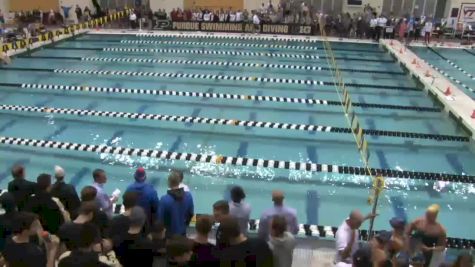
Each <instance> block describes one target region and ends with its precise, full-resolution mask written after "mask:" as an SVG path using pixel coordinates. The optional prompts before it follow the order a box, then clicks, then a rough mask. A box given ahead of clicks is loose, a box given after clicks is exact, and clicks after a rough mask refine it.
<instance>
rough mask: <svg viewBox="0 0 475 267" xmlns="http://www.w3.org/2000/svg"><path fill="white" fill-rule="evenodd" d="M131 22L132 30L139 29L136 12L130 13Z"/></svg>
mask: <svg viewBox="0 0 475 267" xmlns="http://www.w3.org/2000/svg"><path fill="white" fill-rule="evenodd" d="M129 20H130V27H132V29H135V28H136V27H137V15H135V12H132V13H130V16H129Z"/></svg>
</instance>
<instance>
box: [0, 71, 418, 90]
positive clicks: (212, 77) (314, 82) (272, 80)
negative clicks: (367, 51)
mask: <svg viewBox="0 0 475 267" xmlns="http://www.w3.org/2000/svg"><path fill="white" fill-rule="evenodd" d="M2 70H4V71H6V70H9V71H34V72H53V73H61V74H87V75H118V76H133V77H166V78H191V79H207V80H235V81H251V82H261V83H263V82H268V83H281V84H303V85H307V86H312V85H317V86H326V85H329V86H333V85H334V84H335V83H334V82H327V81H317V80H301V79H299V80H296V79H286V78H267V77H258V76H249V77H247V76H228V75H221V74H220V75H215V74H194V73H173V72H142V71H115V70H111V71H109V70H74V69H43V68H18V67H8V68H3V69H2ZM345 85H346V86H347V87H356V88H373V89H385V90H401V91H418V92H421V89H419V88H416V87H410V86H393V85H379V84H364V83H346V84H345Z"/></svg>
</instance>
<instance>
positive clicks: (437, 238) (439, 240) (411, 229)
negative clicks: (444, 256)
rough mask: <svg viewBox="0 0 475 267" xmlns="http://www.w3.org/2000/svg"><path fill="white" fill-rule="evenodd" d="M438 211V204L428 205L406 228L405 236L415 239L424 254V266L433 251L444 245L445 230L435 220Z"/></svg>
mask: <svg viewBox="0 0 475 267" xmlns="http://www.w3.org/2000/svg"><path fill="white" fill-rule="evenodd" d="M439 211H440V206H439V205H437V204H432V205H430V206H429V207H428V208H427V210H426V214H425V216H423V217H421V218H418V219H416V220H415V221H413V222H412V223H411V224H410V225H409V226H408V227H407V229H406V236H409V237H411V239H412V240H413V241H416V243H417V244H418V245H417V247H418V248H419V250H420V251H421V252H422V254H423V256H424V266H429V265H430V264H431V260H432V256H433V254H434V252H442V251H444V250H445V247H446V242H447V241H446V239H447V231H446V230H445V228H444V227H443V226H442V225H441V224H440V223H438V222H437V215H438V214H439ZM433 266H438V265H433Z"/></svg>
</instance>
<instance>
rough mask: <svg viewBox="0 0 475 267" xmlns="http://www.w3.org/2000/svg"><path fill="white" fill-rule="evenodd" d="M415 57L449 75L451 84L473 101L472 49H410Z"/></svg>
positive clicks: (474, 83) (474, 84)
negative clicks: (455, 85)
mask: <svg viewBox="0 0 475 267" xmlns="http://www.w3.org/2000/svg"><path fill="white" fill-rule="evenodd" d="M411 50H412V51H414V52H415V53H416V55H417V56H418V57H420V58H422V59H424V60H426V61H427V62H428V63H430V64H432V65H434V66H435V67H437V68H439V69H441V70H442V71H444V72H445V73H446V74H447V75H450V79H451V81H452V82H455V83H457V81H458V83H459V86H458V87H459V88H460V89H462V90H464V91H465V93H466V94H467V95H468V96H470V97H472V98H474V99H475V76H474V75H475V65H474V64H473V61H474V60H475V52H474V50H473V49H458V48H456V49H455V48H425V47H411Z"/></svg>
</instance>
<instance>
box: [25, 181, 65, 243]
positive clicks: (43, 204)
mask: <svg viewBox="0 0 475 267" xmlns="http://www.w3.org/2000/svg"><path fill="white" fill-rule="evenodd" d="M36 182H37V184H38V186H37V188H38V190H37V192H36V194H35V195H32V196H31V198H30V199H29V200H28V202H27V203H26V206H25V210H26V211H29V212H33V213H35V214H37V215H38V217H39V220H40V222H41V225H42V227H43V229H45V230H46V231H48V232H50V233H51V234H56V233H57V232H58V230H59V227H60V226H61V225H62V224H63V223H64V222H65V221H66V219H65V218H64V217H63V212H62V209H61V207H60V205H58V203H59V204H60V202H59V201H57V202H56V201H54V200H53V196H52V195H51V193H50V192H51V175H49V174H45V173H43V174H40V175H39V176H38V178H37V179H36Z"/></svg>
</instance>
